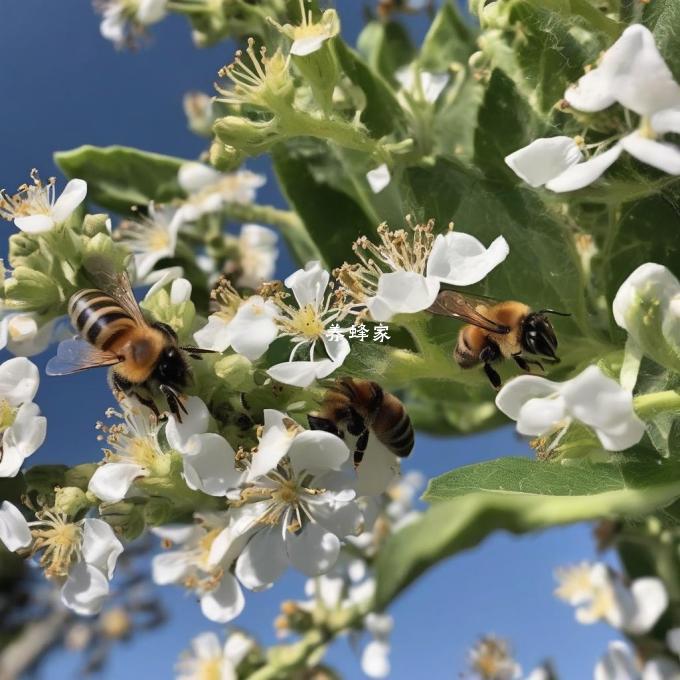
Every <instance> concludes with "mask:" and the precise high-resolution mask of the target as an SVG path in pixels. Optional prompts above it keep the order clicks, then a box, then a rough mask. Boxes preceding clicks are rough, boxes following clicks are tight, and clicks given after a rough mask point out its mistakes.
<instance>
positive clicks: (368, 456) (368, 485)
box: [356, 434, 400, 496]
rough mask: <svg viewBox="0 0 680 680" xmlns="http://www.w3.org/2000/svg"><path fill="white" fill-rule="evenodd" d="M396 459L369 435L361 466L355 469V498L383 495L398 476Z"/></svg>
mask: <svg viewBox="0 0 680 680" xmlns="http://www.w3.org/2000/svg"><path fill="white" fill-rule="evenodd" d="M399 468H400V466H399V460H398V458H397V457H396V456H395V455H394V454H393V453H392V452H391V451H390V450H389V449H388V448H387V447H386V446H385V445H384V444H383V443H382V442H380V441H379V440H378V438H377V437H376V436H374V435H373V434H371V435H370V436H369V438H368V445H367V446H366V451H365V453H364V457H363V459H362V461H361V465H359V467H358V468H357V472H356V474H357V496H377V495H379V494H381V493H383V492H384V491H385V490H386V489H387V487H388V486H389V485H390V484H391V483H392V482H393V481H394V480H395V478H396V477H397V475H398V474H399Z"/></svg>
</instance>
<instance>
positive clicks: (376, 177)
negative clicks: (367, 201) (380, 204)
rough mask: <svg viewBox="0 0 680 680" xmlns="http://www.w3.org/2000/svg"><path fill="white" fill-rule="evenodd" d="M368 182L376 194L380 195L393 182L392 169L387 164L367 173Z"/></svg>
mask: <svg viewBox="0 0 680 680" xmlns="http://www.w3.org/2000/svg"><path fill="white" fill-rule="evenodd" d="M366 180H367V181H368V185H369V186H370V187H371V191H372V192H373V193H374V194H379V193H380V192H381V191H382V190H383V189H384V188H385V187H386V186H387V185H388V184H389V183H390V181H391V180H392V175H391V174H390V169H389V168H388V167H387V165H386V164H385V163H383V164H382V165H379V166H378V167H377V168H374V169H373V170H369V171H368V172H367V173H366Z"/></svg>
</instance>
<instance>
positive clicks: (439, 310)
mask: <svg viewBox="0 0 680 680" xmlns="http://www.w3.org/2000/svg"><path fill="white" fill-rule="evenodd" d="M479 303H480V301H478V300H476V299H475V298H474V297H472V296H467V295H463V293H458V292H457V291H455V290H442V291H440V292H439V295H437V299H436V300H435V301H434V303H433V304H432V305H431V306H430V307H429V308H428V310H427V311H428V312H432V313H433V314H439V315H441V316H450V317H453V318H454V319H460V320H461V321H465V322H466V323H469V324H472V325H473V326H477V327H479V328H483V329H484V330H485V331H489V332H491V333H500V334H505V333H509V332H510V329H509V328H508V327H507V326H502V325H500V324H497V323H496V322H494V321H491V319H487V318H486V317H485V316H484V315H483V314H481V313H480V312H478V311H477V307H478V306H479Z"/></svg>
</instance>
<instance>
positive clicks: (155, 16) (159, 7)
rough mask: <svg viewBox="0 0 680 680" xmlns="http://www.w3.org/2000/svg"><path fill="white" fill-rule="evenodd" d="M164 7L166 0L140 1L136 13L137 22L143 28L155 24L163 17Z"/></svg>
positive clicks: (165, 10)
mask: <svg viewBox="0 0 680 680" xmlns="http://www.w3.org/2000/svg"><path fill="white" fill-rule="evenodd" d="M166 5H167V0H140V3H139V6H138V7H137V13H136V18H137V21H139V23H140V24H143V25H144V26H149V25H150V24H155V23H156V22H158V21H160V20H161V19H163V17H165V14H166V12H167V7H166Z"/></svg>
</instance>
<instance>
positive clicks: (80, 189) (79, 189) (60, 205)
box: [17, 179, 87, 226]
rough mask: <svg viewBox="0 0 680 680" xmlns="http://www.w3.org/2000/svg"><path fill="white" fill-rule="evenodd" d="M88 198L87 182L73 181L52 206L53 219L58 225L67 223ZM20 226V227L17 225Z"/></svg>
mask: <svg viewBox="0 0 680 680" xmlns="http://www.w3.org/2000/svg"><path fill="white" fill-rule="evenodd" d="M85 196H87V182H86V181H85V180H82V179H72V180H71V181H70V182H69V183H68V184H67V185H66V186H65V187H64V190H63V191H62V192H61V196H59V198H58V199H57V200H56V201H55V203H54V205H53V206H52V211H51V212H52V219H53V220H54V221H55V223H56V224H61V223H62V222H65V221H66V220H67V219H68V218H69V217H70V216H71V213H72V212H73V211H74V210H75V209H76V208H77V207H78V206H79V205H80V204H81V203H82V202H83V201H84V200H85ZM17 226H18V225H17Z"/></svg>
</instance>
